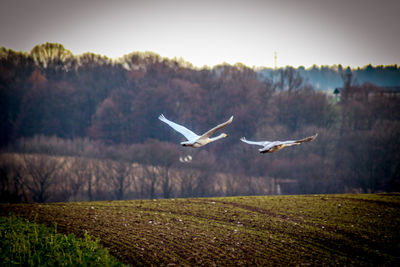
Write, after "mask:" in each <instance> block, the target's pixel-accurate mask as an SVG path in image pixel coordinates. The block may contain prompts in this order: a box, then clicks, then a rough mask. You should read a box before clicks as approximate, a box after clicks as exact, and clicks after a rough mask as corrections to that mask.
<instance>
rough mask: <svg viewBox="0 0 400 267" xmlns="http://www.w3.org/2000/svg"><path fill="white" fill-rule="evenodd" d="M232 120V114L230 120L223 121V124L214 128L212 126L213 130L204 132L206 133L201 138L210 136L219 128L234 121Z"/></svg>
mask: <svg viewBox="0 0 400 267" xmlns="http://www.w3.org/2000/svg"><path fill="white" fill-rule="evenodd" d="M232 120H233V116H231V117H230V118H229V120H227V121H226V122H224V123H221V124H219V125H217V126H215V127H214V128H212V129H211V130H209V131H207V132H206V133H204V134H203V135H202V136H201V138H208V137H210V136H211V135H212V134H213V133H215V132H216V131H218V130H219V129H221V128H223V127H225V126H227V125H228V124H230V123H231V122H232Z"/></svg>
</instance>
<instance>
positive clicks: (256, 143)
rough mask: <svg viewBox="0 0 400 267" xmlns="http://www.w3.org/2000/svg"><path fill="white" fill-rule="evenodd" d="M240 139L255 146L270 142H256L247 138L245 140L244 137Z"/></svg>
mask: <svg viewBox="0 0 400 267" xmlns="http://www.w3.org/2000/svg"><path fill="white" fill-rule="evenodd" d="M240 141H242V142H245V143H247V144H249V145H257V146H266V145H268V144H269V143H271V142H268V141H259V142H256V141H249V140H247V139H246V138H244V137H242V138H240Z"/></svg>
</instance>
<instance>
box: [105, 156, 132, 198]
mask: <svg viewBox="0 0 400 267" xmlns="http://www.w3.org/2000/svg"><path fill="white" fill-rule="evenodd" d="M105 164H106V166H107V169H108V170H109V172H108V173H109V176H108V178H109V179H110V181H109V183H111V184H112V190H113V194H114V196H115V198H116V199H118V200H122V199H124V197H125V192H126V191H127V189H128V188H129V187H130V186H131V184H132V182H133V177H132V172H133V166H131V165H130V164H129V163H125V162H121V161H111V160H107V161H106V163H105Z"/></svg>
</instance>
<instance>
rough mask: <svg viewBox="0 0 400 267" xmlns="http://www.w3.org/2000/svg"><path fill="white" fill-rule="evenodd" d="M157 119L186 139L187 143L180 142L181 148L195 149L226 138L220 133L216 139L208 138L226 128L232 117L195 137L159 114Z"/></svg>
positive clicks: (184, 128) (189, 131)
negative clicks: (189, 147)
mask: <svg viewBox="0 0 400 267" xmlns="http://www.w3.org/2000/svg"><path fill="white" fill-rule="evenodd" d="M158 118H159V119H160V120H161V121H162V122H165V123H166V124H168V125H169V126H171V127H172V128H173V129H174V130H175V131H177V132H179V133H181V134H182V135H183V136H185V137H186V139H187V141H184V142H181V145H182V146H191V147H196V148H197V147H202V146H204V145H207V144H208V143H211V142H214V141H217V140H218V139H221V138H224V137H227V136H228V135H227V134H226V133H222V134H220V135H218V136H216V137H212V138H210V136H211V135H213V134H214V133H215V132H216V131H218V130H219V129H221V128H223V127H225V126H227V125H228V124H230V123H231V122H232V120H233V116H232V117H231V118H230V119H229V120H227V121H226V122H224V123H221V124H220V125H217V126H215V127H214V128H212V129H211V130H209V131H208V132H206V133H204V134H203V135H197V134H195V133H194V132H192V131H191V130H189V129H187V128H186V127H184V126H182V125H179V124H177V123H175V122H172V121H170V120H168V119H167V118H165V116H164V115H163V114H161V115H160V116H159V117H158Z"/></svg>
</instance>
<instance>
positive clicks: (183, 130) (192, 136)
mask: <svg viewBox="0 0 400 267" xmlns="http://www.w3.org/2000/svg"><path fill="white" fill-rule="evenodd" d="M158 118H159V119H160V120H161V121H162V122H165V123H166V124H168V125H169V126H170V127H171V128H173V129H174V130H175V131H177V132H179V133H181V134H182V135H183V136H185V137H186V139H187V140H188V141H193V140H196V139H198V138H199V137H200V136H198V135H197V134H195V133H194V132H192V131H191V130H189V129H188V128H186V127H184V126H182V125H179V124H177V123H175V122H172V121H170V120H168V119H167V118H165V116H164V115H163V114H161V115H160V116H159V117H158Z"/></svg>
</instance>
